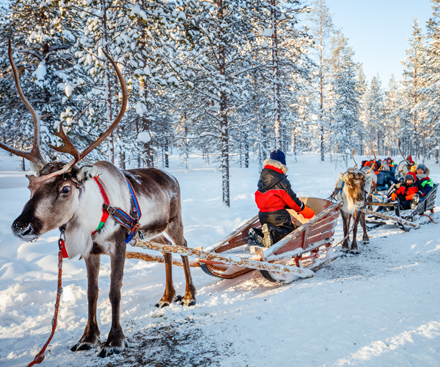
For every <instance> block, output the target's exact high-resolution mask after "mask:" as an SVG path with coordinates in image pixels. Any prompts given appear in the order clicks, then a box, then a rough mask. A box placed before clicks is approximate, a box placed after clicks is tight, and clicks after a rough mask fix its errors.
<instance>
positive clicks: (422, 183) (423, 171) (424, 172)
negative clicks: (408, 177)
mask: <svg viewBox="0 0 440 367" xmlns="http://www.w3.org/2000/svg"><path fill="white" fill-rule="evenodd" d="M416 174H417V179H418V180H419V181H418V183H419V188H420V191H421V192H422V197H426V195H428V193H429V192H430V191H431V190H432V189H433V188H434V182H433V181H432V180H431V179H430V178H429V177H428V175H429V170H428V169H427V168H426V166H425V165H424V164H423V163H419V164H418V165H417V168H416Z"/></svg>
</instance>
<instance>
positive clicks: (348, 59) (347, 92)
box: [330, 49, 361, 167]
mask: <svg viewBox="0 0 440 367" xmlns="http://www.w3.org/2000/svg"><path fill="white" fill-rule="evenodd" d="M352 56H353V52H352V51H351V49H346V50H345V52H343V53H341V55H340V56H339V68H338V72H337V73H336V74H335V78H334V80H333V84H334V92H335V94H336V103H335V108H334V111H333V121H334V122H333V135H332V137H331V139H330V144H331V145H332V146H334V147H335V148H336V151H337V153H339V154H341V155H342V157H343V160H344V161H345V165H346V166H347V167H348V159H349V157H350V153H351V150H352V149H353V148H355V147H357V146H358V144H359V141H358V135H357V133H356V132H357V131H358V130H359V129H360V125H361V121H360V120H359V105H360V103H359V97H360V93H359V91H358V89H357V67H356V64H355V63H354V62H353V59H352Z"/></svg>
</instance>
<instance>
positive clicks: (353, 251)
mask: <svg viewBox="0 0 440 367" xmlns="http://www.w3.org/2000/svg"><path fill="white" fill-rule="evenodd" d="M350 253H352V254H354V255H359V254H360V253H361V252H360V251H359V250H358V249H355V250H350Z"/></svg>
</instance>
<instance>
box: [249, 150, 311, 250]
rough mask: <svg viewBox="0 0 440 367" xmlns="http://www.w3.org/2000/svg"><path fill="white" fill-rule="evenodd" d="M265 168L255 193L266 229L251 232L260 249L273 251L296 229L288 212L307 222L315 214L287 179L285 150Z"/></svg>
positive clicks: (276, 155) (256, 229)
mask: <svg viewBox="0 0 440 367" xmlns="http://www.w3.org/2000/svg"><path fill="white" fill-rule="evenodd" d="M263 164H264V168H263V170H262V171H261V175H260V180H259V181H258V190H257V191H256V192H255V202H256V203H257V206H258V209H259V210H260V211H259V218H260V223H261V225H262V227H261V229H258V228H251V229H250V230H249V237H250V238H251V239H252V240H253V242H254V244H255V245H257V246H264V247H270V246H272V245H273V244H274V243H276V242H278V241H279V240H281V239H282V238H284V237H285V236H287V235H288V234H289V233H290V232H292V231H293V230H294V229H295V228H296V227H295V226H294V224H293V223H292V220H291V217H290V214H289V212H288V211H287V210H286V209H293V210H295V211H296V212H298V213H299V214H302V215H303V217H304V218H306V219H310V218H313V216H314V215H315V213H314V211H313V210H312V209H310V208H309V207H307V206H306V205H305V204H304V203H303V202H302V201H301V200H299V199H298V198H297V196H296V194H295V193H294V192H293V190H292V187H291V186H290V182H289V180H288V179H287V176H286V172H287V167H286V156H285V155H284V153H283V152H282V151H281V150H274V151H273V152H272V153H270V159H266V160H265V161H264V162H263Z"/></svg>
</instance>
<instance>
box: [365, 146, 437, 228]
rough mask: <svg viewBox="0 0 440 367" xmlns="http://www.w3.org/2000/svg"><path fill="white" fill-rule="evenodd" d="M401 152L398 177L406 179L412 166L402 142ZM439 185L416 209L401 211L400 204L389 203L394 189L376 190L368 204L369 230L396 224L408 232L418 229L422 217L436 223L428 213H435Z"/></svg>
mask: <svg viewBox="0 0 440 367" xmlns="http://www.w3.org/2000/svg"><path fill="white" fill-rule="evenodd" d="M399 151H400V154H401V155H402V157H403V161H401V162H400V163H399V164H398V166H397V169H396V174H397V176H398V177H401V178H403V177H405V175H406V174H407V173H408V172H410V171H411V166H412V164H411V163H410V162H408V161H407V160H406V159H405V156H404V155H403V153H402V150H401V146H400V140H399ZM427 174H428V175H429V169H428V168H427ZM438 186H439V185H438V184H436V185H434V188H433V189H432V190H431V191H430V192H429V193H428V195H426V196H425V197H423V198H422V200H420V202H419V203H418V204H417V205H416V207H415V208H414V209H411V210H403V209H401V207H400V205H399V202H398V201H395V202H389V200H388V197H389V195H390V194H391V193H392V192H393V187H391V188H390V189H388V190H377V189H376V190H375V191H374V192H373V193H372V195H371V197H370V200H369V201H368V202H367V203H366V205H367V207H368V209H365V213H366V214H367V215H368V216H367V223H368V224H370V225H369V226H368V229H373V228H377V227H380V226H383V225H386V224H395V225H397V226H398V227H399V228H400V229H402V230H403V231H405V232H407V231H409V230H410V229H411V228H414V229H418V228H420V225H419V224H418V223H417V222H418V221H419V219H420V218H421V217H422V216H425V217H428V218H429V220H430V221H431V222H434V221H433V220H432V218H431V217H430V216H429V214H425V213H426V212H430V213H431V214H433V213H434V208H435V200H436V197H437V191H438Z"/></svg>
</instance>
